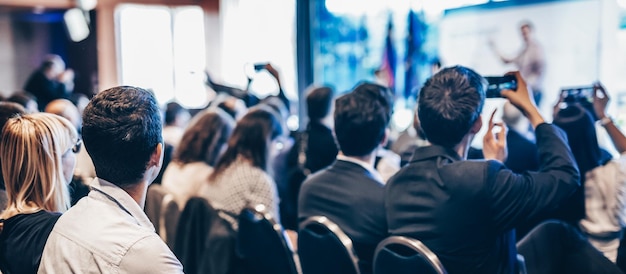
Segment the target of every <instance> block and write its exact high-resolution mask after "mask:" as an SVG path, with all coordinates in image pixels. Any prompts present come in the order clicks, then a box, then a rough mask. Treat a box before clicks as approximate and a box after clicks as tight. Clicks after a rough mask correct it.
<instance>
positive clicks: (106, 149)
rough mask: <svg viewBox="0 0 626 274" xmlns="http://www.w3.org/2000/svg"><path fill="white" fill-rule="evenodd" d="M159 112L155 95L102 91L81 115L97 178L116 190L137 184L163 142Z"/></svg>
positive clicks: (125, 90)
mask: <svg viewBox="0 0 626 274" xmlns="http://www.w3.org/2000/svg"><path fill="white" fill-rule="evenodd" d="M161 131H162V125H161V112H160V109H159V105H158V103H157V100H156V98H155V97H154V94H153V93H152V92H150V91H147V90H145V89H142V88H138V87H131V86H120V87H114V88H110V89H107V90H105V91H101V92H99V93H98V94H96V96H94V97H93V99H91V101H90V102H89V104H88V105H87V107H86V108H85V112H84V114H83V130H82V134H83V136H82V137H83V140H84V143H85V148H86V149H87V152H88V153H89V156H90V157H91V159H92V160H93V163H94V166H95V168H96V175H97V176H98V177H99V178H102V179H104V180H107V181H109V182H111V183H113V184H116V185H117V186H119V187H122V188H123V187H126V186H132V185H134V184H136V183H139V182H140V181H141V180H142V179H143V176H144V173H145V171H146V170H147V168H148V162H149V160H150V156H151V155H152V153H153V152H154V151H155V149H156V147H157V145H158V144H160V143H162V141H163V138H162V134H161Z"/></svg>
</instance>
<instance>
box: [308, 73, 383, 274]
mask: <svg viewBox="0 0 626 274" xmlns="http://www.w3.org/2000/svg"><path fill="white" fill-rule="evenodd" d="M387 94H388V93H387V90H386V88H385V87H383V86H379V85H376V84H369V83H364V84H360V85H358V86H357V87H356V88H355V89H354V91H352V92H351V93H348V94H346V95H344V96H342V97H340V98H338V99H337V100H336V102H335V116H334V118H335V135H336V137H337V142H338V143H339V148H340V152H341V153H340V154H339V155H338V156H337V161H335V163H334V164H332V165H331V166H330V167H329V168H327V169H324V170H321V171H319V172H317V173H315V174H313V175H312V176H309V178H308V179H307V180H306V181H305V182H304V184H303V185H302V189H301V191H300V198H299V204H298V219H299V221H300V223H302V222H303V221H304V220H306V219H307V218H308V217H311V216H318V215H321V216H326V217H327V218H328V219H330V220H331V221H333V222H334V223H336V224H337V225H338V226H339V227H340V228H341V229H342V230H343V231H344V232H345V233H346V234H347V235H348V236H349V237H350V238H351V239H352V241H353V243H354V246H355V250H356V252H357V256H358V257H359V267H360V269H361V273H371V272H372V257H373V256H374V250H375V249H376V245H377V244H378V243H379V242H380V241H381V240H382V239H383V238H385V237H386V236H387V225H386V224H387V223H386V219H385V208H384V200H383V198H384V189H383V186H384V183H383V181H382V179H381V178H380V175H379V174H378V172H376V169H375V168H374V160H375V159H376V150H377V149H378V148H379V147H380V146H381V144H384V143H385V142H386V140H387V130H386V128H387V124H388V123H389V118H390V116H391V115H390V113H391V112H390V105H389V103H388V102H387V101H386V100H387V98H386V97H385V96H386V95H387Z"/></svg>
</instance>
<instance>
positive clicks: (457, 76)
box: [417, 66, 487, 148]
mask: <svg viewBox="0 0 626 274" xmlns="http://www.w3.org/2000/svg"><path fill="white" fill-rule="evenodd" d="M486 85H487V82H486V81H485V78H483V77H482V76H480V75H479V74H478V73H476V72H475V71H473V70H471V69H469V68H466V67H462V66H454V67H449V68H444V69H442V70H441V71H439V72H438V73H437V74H435V75H434V76H433V77H431V78H430V79H428V80H427V81H426V83H425V84H424V86H423V87H422V89H421V90H420V93H419V97H418V100H417V104H418V108H417V111H418V117H419V119H420V123H421V126H422V129H423V130H424V133H425V134H426V138H427V139H428V141H429V142H431V143H433V144H436V145H441V146H444V147H450V148H451V147H454V146H456V145H457V144H459V143H460V142H461V140H462V139H463V137H464V136H465V135H466V134H467V133H468V132H469V131H470V129H471V128H472V126H473V125H474V123H475V122H476V120H478V119H480V113H481V112H482V109H483V104H484V102H485V87H486Z"/></svg>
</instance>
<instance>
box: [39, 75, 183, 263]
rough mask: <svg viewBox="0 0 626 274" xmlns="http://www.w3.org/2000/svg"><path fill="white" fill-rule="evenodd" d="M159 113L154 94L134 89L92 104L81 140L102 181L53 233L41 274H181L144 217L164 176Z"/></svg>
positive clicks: (108, 92)
mask: <svg viewBox="0 0 626 274" xmlns="http://www.w3.org/2000/svg"><path fill="white" fill-rule="evenodd" d="M160 112H161V111H160V109H159V106H158V104H157V101H156V98H155V97H154V94H152V93H151V92H149V91H147V90H144V89H141V88H137V87H129V86H121V87H114V88H111V89H108V90H105V91H102V92H100V93H98V94H97V95H96V96H94V98H93V99H92V100H91V101H90V102H89V104H88V105H87V108H86V109H85V113H84V115H83V140H84V143H85V148H86V149H87V152H89V155H90V156H91V158H92V160H93V163H94V165H95V168H96V174H97V178H96V179H94V180H93V182H92V183H91V184H90V186H91V190H92V191H91V192H90V193H89V195H88V196H87V197H85V198H84V199H81V200H80V201H79V202H78V203H77V204H76V205H75V206H74V207H72V208H71V209H70V210H68V211H67V212H66V213H65V214H63V215H62V216H61V217H60V218H59V220H58V222H57V224H56V225H55V226H54V228H53V230H52V232H51V233H50V237H49V238H48V242H47V243H46V247H45V249H44V252H43V256H42V259H41V266H40V268H39V270H40V271H39V272H40V273H72V272H103V271H104V272H110V273H113V272H115V273H182V266H181V264H180V262H179V261H178V259H176V257H175V256H174V254H172V252H171V251H170V250H169V248H168V247H167V245H165V243H164V242H163V240H161V238H160V237H159V236H158V235H157V234H156V233H154V226H153V225H152V223H150V220H148V217H146V215H145V213H144V212H143V210H142V208H143V206H144V203H145V199H146V191H147V188H148V186H149V185H150V183H151V182H152V181H153V180H154V178H155V177H156V176H157V174H158V173H159V170H160V169H161V162H162V157H163V140H162V136H161V126H162V121H161V117H160ZM77 258H80V259H77Z"/></svg>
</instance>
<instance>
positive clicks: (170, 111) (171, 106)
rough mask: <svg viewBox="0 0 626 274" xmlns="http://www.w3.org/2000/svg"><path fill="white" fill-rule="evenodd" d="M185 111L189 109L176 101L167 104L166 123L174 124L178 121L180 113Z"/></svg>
mask: <svg viewBox="0 0 626 274" xmlns="http://www.w3.org/2000/svg"><path fill="white" fill-rule="evenodd" d="M185 111H187V110H186V109H185V108H183V107H182V106H181V105H180V104H178V103H176V102H169V103H167V106H166V107H165V124H166V125H172V124H174V122H176V118H177V117H178V115H180V114H181V113H183V112H185Z"/></svg>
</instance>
